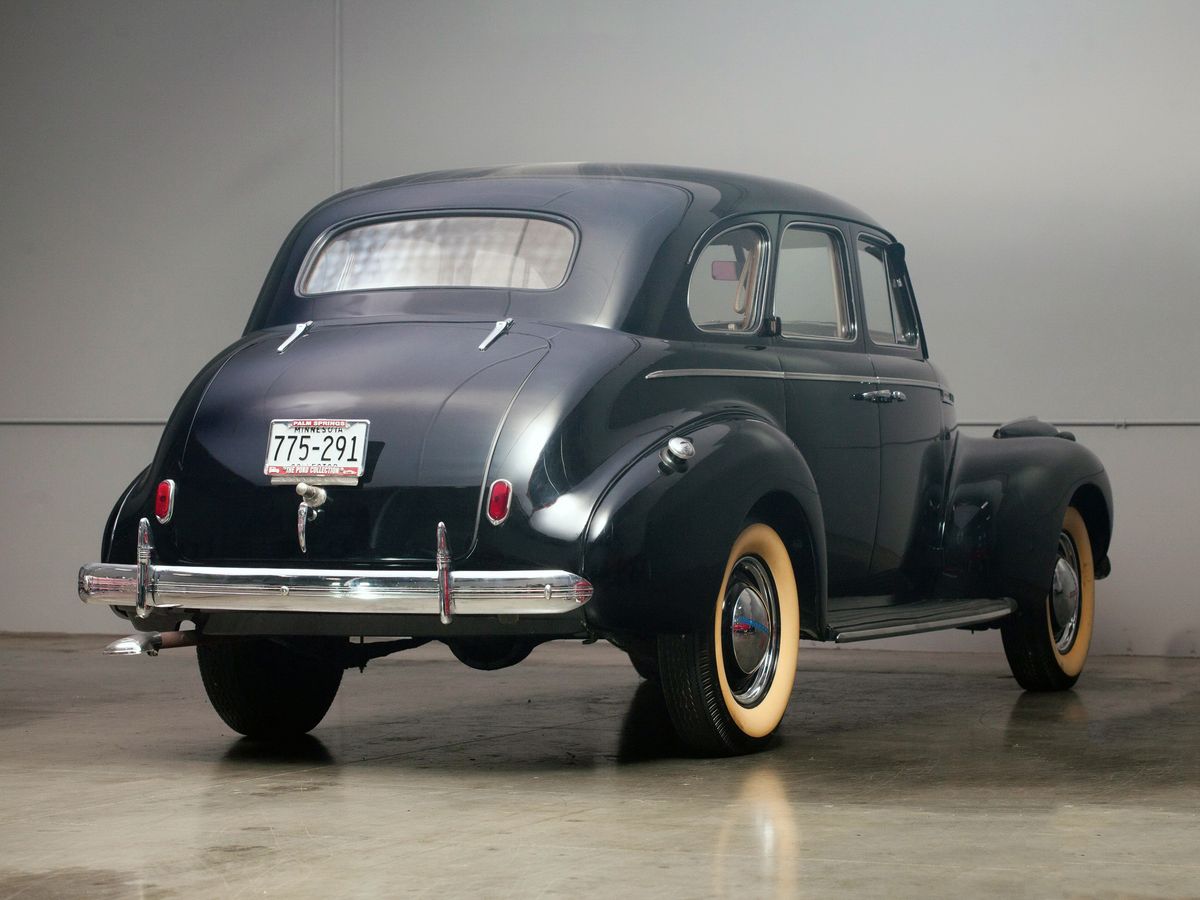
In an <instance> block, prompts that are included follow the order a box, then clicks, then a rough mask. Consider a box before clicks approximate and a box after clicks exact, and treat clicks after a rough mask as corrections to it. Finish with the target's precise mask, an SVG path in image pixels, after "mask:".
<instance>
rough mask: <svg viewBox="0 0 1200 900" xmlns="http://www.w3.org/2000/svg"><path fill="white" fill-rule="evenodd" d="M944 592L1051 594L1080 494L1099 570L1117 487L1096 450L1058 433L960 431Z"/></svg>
mask: <svg viewBox="0 0 1200 900" xmlns="http://www.w3.org/2000/svg"><path fill="white" fill-rule="evenodd" d="M947 496H948V497H949V503H948V504H947V513H946V522H945V526H944V532H943V542H942V546H943V570H942V574H941V577H940V579H939V584H938V589H937V593H938V595H940V596H943V597H1013V598H1016V599H1018V600H1021V601H1026V600H1029V599H1035V600H1039V601H1040V599H1041V598H1042V597H1044V596H1045V593H1046V590H1047V588H1048V585H1049V580H1050V574H1051V570H1052V568H1053V565H1054V554H1055V547H1056V544H1057V541H1058V534H1059V531H1060V529H1061V528H1062V522H1063V517H1064V516H1065V515H1066V510H1067V506H1068V505H1070V503H1071V502H1072V499H1073V498H1076V497H1077V496H1079V497H1080V500H1078V501H1077V502H1080V503H1082V504H1083V506H1084V509H1083V510H1082V511H1083V513H1084V517H1085V520H1087V523H1088V529H1089V532H1090V534H1091V540H1092V548H1093V553H1094V555H1095V559H1096V562H1097V564H1098V567H1099V566H1100V565H1102V564H1103V561H1104V560H1105V559H1106V555H1107V553H1108V544H1109V539H1110V535H1111V523H1112V490H1111V487H1110V485H1109V481H1108V475H1107V474H1106V473H1105V471H1104V466H1103V464H1102V463H1101V462H1100V460H1099V459H1098V458H1097V457H1096V455H1095V454H1094V453H1092V452H1091V451H1090V450H1088V449H1087V448H1086V447H1083V446H1081V445H1079V444H1077V443H1075V442H1073V441H1069V440H1063V439H1062V438H1059V437H1016V438H1009V439H1003V440H1000V439H996V438H971V437H963V436H959V437H958V439H957V441H956V445H955V453H954V460H953V464H952V469H951V473H950V482H949V489H948V492H947Z"/></svg>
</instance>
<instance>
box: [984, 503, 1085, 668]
mask: <svg viewBox="0 0 1200 900" xmlns="http://www.w3.org/2000/svg"><path fill="white" fill-rule="evenodd" d="M1095 585H1096V580H1095V571H1094V567H1093V560H1092V544H1091V541H1090V539H1089V538H1088V530H1087V525H1086V524H1085V523H1084V521H1083V516H1082V515H1080V513H1079V510H1077V509H1076V508H1075V507H1073V506H1072V507H1068V508H1067V514H1066V517H1065V518H1064V519H1063V526H1062V530H1061V531H1060V532H1059V536H1058V548H1057V553H1056V554H1055V559H1054V571H1053V573H1052V574H1051V582H1050V591H1049V593H1047V595H1046V597H1045V599H1044V600H1042V601H1041V602H1039V603H1036V604H1032V605H1030V606H1029V607H1028V608H1023V609H1020V610H1018V611H1017V612H1016V613H1015V614H1014V615H1012V616H1009V617H1008V618H1007V619H1005V620H1004V622H1003V623H1002V624H1001V628H1000V632H1001V635H1002V636H1003V638H1004V655H1005V656H1007V657H1008V665H1009V668H1011V669H1012V673H1013V677H1014V678H1016V679H1017V683H1018V684H1020V685H1021V687H1023V688H1025V690H1027V691H1065V690H1067V689H1068V688H1070V687H1071V686H1072V685H1074V684H1075V682H1076V681H1078V680H1079V674H1080V672H1082V671H1083V664H1084V663H1085V662H1086V661H1087V655H1088V647H1089V646H1090V645H1091V642H1092V622H1093V619H1094V615H1095V597H1096V594H1095Z"/></svg>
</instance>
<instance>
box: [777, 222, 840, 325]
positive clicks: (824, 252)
mask: <svg viewBox="0 0 1200 900" xmlns="http://www.w3.org/2000/svg"><path fill="white" fill-rule="evenodd" d="M841 249H842V243H841V241H840V240H839V239H837V238H836V237H835V236H834V235H833V234H832V233H830V232H828V231H825V230H821V229H815V228H804V227H799V226H789V227H788V228H787V229H786V230H785V231H784V232H783V239H782V240H781V241H780V242H779V262H778V263H777V268H776V272H775V315H776V317H778V318H779V320H780V322H781V323H782V331H783V334H784V335H786V336H791V337H815V338H825V339H827V340H848V339H849V338H851V337H853V335H854V331H853V328H852V327H851V324H850V317H849V316H848V315H847V303H846V285H845V278H844V276H843V272H844V269H843V267H842V253H841Z"/></svg>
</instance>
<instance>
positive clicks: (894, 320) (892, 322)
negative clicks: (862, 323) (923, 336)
mask: <svg viewBox="0 0 1200 900" xmlns="http://www.w3.org/2000/svg"><path fill="white" fill-rule="evenodd" d="M858 274H859V278H860V280H861V281H862V292H863V306H865V307H866V313H867V331H868V332H869V333H870V335H871V340H872V341H874V342H875V343H876V344H899V345H901V346H904V347H915V346H916V345H917V342H918V337H917V326H916V319H915V317H914V316H913V314H912V310H911V308H910V307H909V305H908V297H907V295H906V294H904V292H903V291H902V290H901V288H902V287H903V284H904V280H903V278H902V277H900V276H899V275H894V274H893V273H892V272H891V271H890V269H889V267H888V261H887V251H886V248H885V247H884V245H883V244H878V243H875V242H874V241H864V240H860V241H859V244H858Z"/></svg>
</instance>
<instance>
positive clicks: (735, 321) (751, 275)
mask: <svg viewBox="0 0 1200 900" xmlns="http://www.w3.org/2000/svg"><path fill="white" fill-rule="evenodd" d="M765 262H766V236H765V234H764V232H763V231H762V230H761V229H759V228H758V227H756V226H744V227H741V228H733V229H731V230H729V231H726V232H725V233H723V234H719V235H717V236H716V237H715V238H713V239H712V241H711V242H709V244H708V246H706V247H705V248H704V249H703V250H701V251H700V255H699V257H698V258H697V259H696V265H695V268H693V269H692V277H691V281H689V282H688V312H689V313H690V314H691V317H692V321H693V322H695V323H696V325H697V327H699V328H702V329H704V330H705V331H730V332H738V331H753V330H754V328H755V327H756V326H757V324H758V321H757V320H758V312H759V308H758V307H759V304H758V303H757V302H756V301H757V295H758V288H759V284H760V283H761V281H762V276H763V269H764V264H765Z"/></svg>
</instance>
